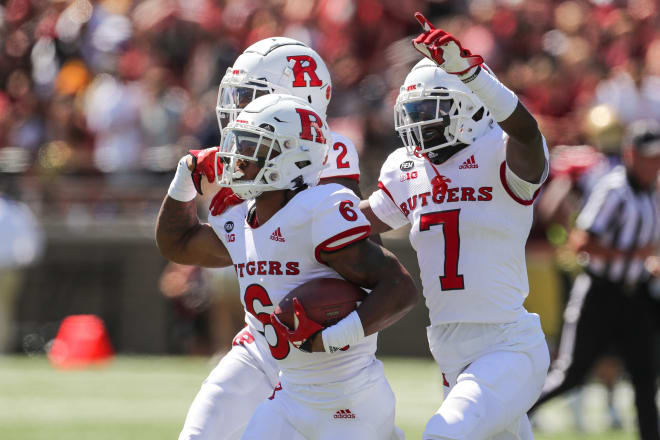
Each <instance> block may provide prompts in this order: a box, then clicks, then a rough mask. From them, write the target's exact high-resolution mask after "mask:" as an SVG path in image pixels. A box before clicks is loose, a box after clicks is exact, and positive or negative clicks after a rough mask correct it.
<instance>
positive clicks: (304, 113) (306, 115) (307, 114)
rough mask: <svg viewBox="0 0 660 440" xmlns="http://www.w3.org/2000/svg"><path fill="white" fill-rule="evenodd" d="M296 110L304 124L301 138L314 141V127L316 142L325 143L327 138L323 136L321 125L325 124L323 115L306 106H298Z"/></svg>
mask: <svg viewBox="0 0 660 440" xmlns="http://www.w3.org/2000/svg"><path fill="white" fill-rule="evenodd" d="M296 112H298V115H300V123H301V124H302V132H300V139H304V140H306V141H314V136H312V128H313V129H314V132H315V135H316V142H318V143H319V144H325V138H324V137H323V131H322V130H321V125H323V121H322V120H321V117H320V116H319V115H317V114H316V113H314V112H313V111H311V110H306V109H304V108H297V109H296Z"/></svg>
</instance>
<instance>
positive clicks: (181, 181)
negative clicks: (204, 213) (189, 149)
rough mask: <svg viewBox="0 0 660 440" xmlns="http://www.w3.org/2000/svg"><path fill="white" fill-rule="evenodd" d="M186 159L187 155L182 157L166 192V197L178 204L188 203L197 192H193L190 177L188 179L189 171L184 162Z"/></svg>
mask: <svg viewBox="0 0 660 440" xmlns="http://www.w3.org/2000/svg"><path fill="white" fill-rule="evenodd" d="M187 157H188V155H186V156H183V157H182V158H181V160H180V161H179V166H177V167H176V173H175V174H174V179H172V183H170V188H169V189H168V190H167V195H168V196H170V197H172V198H173V199H174V200H178V201H179V202H189V201H191V200H192V199H194V198H195V196H196V195H197V190H195V185H194V184H193V181H192V177H190V170H189V169H188V164H187V162H186V158H187Z"/></svg>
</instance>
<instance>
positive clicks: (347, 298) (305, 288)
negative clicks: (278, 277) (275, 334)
mask: <svg viewBox="0 0 660 440" xmlns="http://www.w3.org/2000/svg"><path fill="white" fill-rule="evenodd" d="M365 296H366V292H365V291H364V290H362V289H361V288H360V287H358V286H357V285H355V284H353V283H351V282H349V281H346V280H344V279H338V278H316V279H314V280H311V281H308V282H306V283H304V284H301V285H300V286H298V287H296V288H295V289H293V290H292V291H291V292H289V294H288V295H287V296H285V297H284V298H282V301H280V303H279V304H278V305H277V306H276V307H275V315H276V316H277V318H278V319H279V320H280V322H281V323H282V324H284V325H286V326H287V327H289V329H291V330H295V328H296V326H297V324H298V323H297V322H296V319H295V316H294V313H293V298H298V301H299V302H300V304H301V305H302V306H303V308H304V309H305V312H306V313H307V317H309V318H310V319H311V320H313V321H315V322H317V323H319V324H321V325H322V326H323V327H329V326H331V325H333V324H336V323H337V322H338V321H339V320H340V319H342V318H343V317H345V316H346V315H348V314H349V313H351V312H352V311H353V310H355V309H356V308H357V306H358V302H359V301H362V300H363V299H364V297H365Z"/></svg>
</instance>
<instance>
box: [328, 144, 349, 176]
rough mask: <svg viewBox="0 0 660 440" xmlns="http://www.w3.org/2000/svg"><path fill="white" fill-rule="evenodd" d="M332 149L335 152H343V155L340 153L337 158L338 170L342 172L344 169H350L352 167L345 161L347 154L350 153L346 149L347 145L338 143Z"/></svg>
mask: <svg viewBox="0 0 660 440" xmlns="http://www.w3.org/2000/svg"><path fill="white" fill-rule="evenodd" d="M332 149H333V150H335V151H337V150H341V153H339V155H338V156H337V169H339V170H340V169H342V168H348V167H350V166H351V164H350V163H348V162H347V161H345V160H344V158H345V157H346V153H348V151H347V149H346V145H344V144H343V143H341V142H336V143H335V144H334V145H333V146H332Z"/></svg>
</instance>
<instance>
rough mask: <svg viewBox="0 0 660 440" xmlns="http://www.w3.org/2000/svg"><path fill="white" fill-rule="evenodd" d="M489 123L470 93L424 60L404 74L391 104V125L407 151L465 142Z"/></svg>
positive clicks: (433, 64)
mask: <svg viewBox="0 0 660 440" xmlns="http://www.w3.org/2000/svg"><path fill="white" fill-rule="evenodd" d="M491 123H492V118H491V117H490V113H489V112H488V110H487V109H486V108H485V107H484V106H483V104H482V103H481V102H480V101H479V100H478V98H477V97H476V96H475V95H474V93H472V92H471V91H470V90H469V89H468V88H467V87H465V85H463V83H461V82H460V80H458V79H456V78H454V75H449V74H447V73H445V72H444V71H443V70H442V69H440V68H438V67H437V66H436V65H435V63H433V62H432V61H429V60H427V59H424V60H422V61H420V62H419V63H417V65H416V66H415V67H414V68H413V70H412V71H411V72H410V74H408V76H407V77H406V80H405V82H404V84H403V86H401V89H400V91H399V95H398V97H397V100H396V104H395V105H394V128H395V129H396V131H397V132H398V133H399V136H400V137H401V140H402V141H403V144H404V145H405V147H406V149H407V150H408V152H409V153H410V154H414V153H416V154H425V153H429V152H431V151H435V150H438V149H441V148H446V147H449V146H452V145H457V144H467V145H469V144H471V143H472V142H474V141H475V140H476V139H477V138H479V137H480V136H482V135H483V134H484V133H485V132H486V131H487V130H488V128H489V127H490V126H491Z"/></svg>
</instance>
